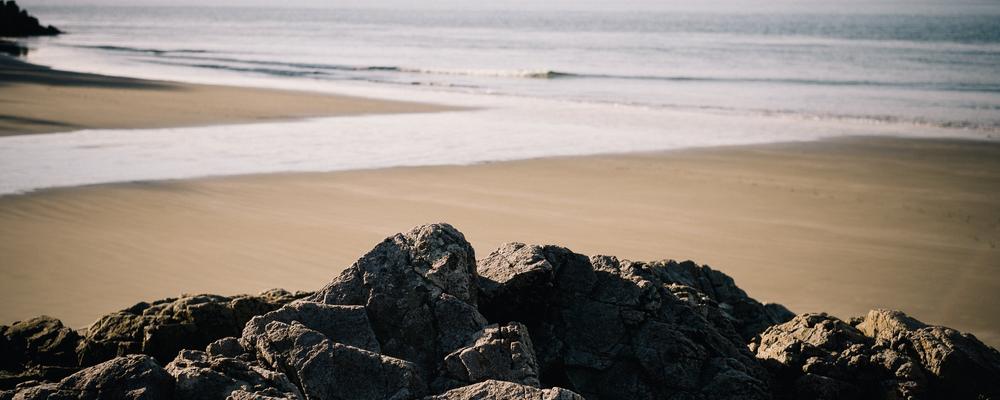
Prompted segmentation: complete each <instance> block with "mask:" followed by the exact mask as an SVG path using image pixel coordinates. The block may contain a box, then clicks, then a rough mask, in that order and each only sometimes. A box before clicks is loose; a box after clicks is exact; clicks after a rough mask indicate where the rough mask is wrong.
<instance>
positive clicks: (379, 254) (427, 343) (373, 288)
mask: <svg viewBox="0 0 1000 400" xmlns="http://www.w3.org/2000/svg"><path fill="white" fill-rule="evenodd" d="M475 281H476V261H475V252H474V251H473V250H472V246H471V245H469V243H468V242H467V241H466V240H465V237H464V236H463V235H462V234H461V233H460V232H458V231H457V230H456V229H455V228H453V227H452V226H451V225H447V224H432V225H424V226H420V227H417V228H414V229H413V230H411V231H409V232H407V233H405V234H396V235H394V236H392V237H390V238H387V239H386V240H385V241H383V242H382V243H380V244H379V245H377V246H376V247H375V248H374V249H372V251H370V252H369V253H368V254H366V255H365V256H364V257H362V258H361V259H359V260H358V261H357V262H356V263H354V265H352V266H351V267H350V268H348V269H347V270H345V271H344V272H343V273H342V274H340V276H338V277H337V278H336V279H334V281H333V282H331V283H330V284H329V285H327V286H326V287H324V288H323V289H322V290H320V291H319V292H317V293H316V294H315V295H313V296H310V297H308V298H307V299H306V300H308V301H314V302H320V303H325V304H334V305H359V306H364V307H365V310H366V311H367V313H368V317H369V320H370V321H371V327H372V330H373V331H374V332H375V336H376V337H377V338H378V341H379V343H380V347H381V350H382V353H383V354H385V355H388V356H391V357H395V358H399V359H403V360H407V361H410V362H413V363H415V364H416V365H417V366H418V367H419V368H420V371H421V375H422V376H424V377H426V378H427V379H428V380H429V381H432V380H434V378H435V377H436V375H437V374H438V372H439V371H440V370H441V369H442V367H443V365H442V364H443V360H444V357H445V355H447V354H449V353H451V352H452V351H454V350H455V349H458V348H459V347H462V346H464V345H465V344H466V343H467V342H468V341H469V339H470V338H471V337H472V336H473V335H475V334H476V333H477V332H479V331H480V330H481V329H482V328H483V327H484V326H486V325H487V321H486V319H485V318H483V316H482V315H481V314H480V313H479V311H478V310H477V309H476V297H477V288H476V286H475Z"/></svg>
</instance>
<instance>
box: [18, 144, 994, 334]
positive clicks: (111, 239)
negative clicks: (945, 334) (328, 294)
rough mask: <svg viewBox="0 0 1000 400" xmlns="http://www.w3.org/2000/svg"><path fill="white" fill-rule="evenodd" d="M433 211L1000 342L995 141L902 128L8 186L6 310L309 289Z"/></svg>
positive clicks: (514, 234)
mask: <svg viewBox="0 0 1000 400" xmlns="http://www.w3.org/2000/svg"><path fill="white" fill-rule="evenodd" d="M435 221H447V222H450V223H452V224H454V225H455V226H456V227H458V228H459V229H460V230H462V231H463V232H464V233H465V234H466V237H467V238H468V239H469V240H470V241H471V242H472V243H473V245H474V246H475V247H476V249H477V251H478V252H479V255H480V256H484V255H486V254H487V253H488V252H489V251H491V250H492V249H493V248H495V247H496V246H498V245H499V244H500V243H502V242H506V241H523V242H534V243H555V244H561V245H565V246H568V247H570V248H571V249H573V250H576V251H578V252H583V253H586V254H597V253H603V254H612V255H617V256H619V257H622V258H631V259H642V260H650V259H660V258H676V259H693V260H695V261H697V262H700V263H707V264H710V265H712V266H713V267H716V268H718V269H720V270H722V271H724V272H726V273H728V274H730V275H732V276H733V277H734V278H736V281H737V283H738V284H739V285H740V286H742V287H743V288H744V289H746V290H747V291H748V292H749V293H750V295H751V296H755V297H756V298H758V299H760V300H764V301H776V302H781V303H784V304H786V305H787V306H789V307H790V308H791V309H792V310H793V311H796V312H806V311H829V312H831V313H833V314H834V315H837V316H840V317H845V318H846V317H850V316H853V315H859V314H862V313H863V312H865V311H866V310H868V309H869V308H872V307H891V308H898V309H902V310H904V311H907V312H909V313H911V314H912V315H914V316H915V317H917V318H920V319H923V320H925V321H928V322H931V323H936V324H944V325H948V326H952V327H955V328H958V329H961V330H966V331H971V332H974V333H975V334H976V335H977V336H978V337H980V338H981V339H983V340H984V341H986V342H987V343H989V344H992V345H993V346H997V345H1000V313H997V311H996V308H995V307H996V305H997V304H1000V249H998V248H997V246H998V245H1000V229H998V226H1000V145H996V144H986V143H977V142H960V141H938V140H902V139H888V138H864V139H862V138H853V139H839V140H831V141H824V142H815V143H801V144H782V145H769V146H754V147H732V148H715V149H705V150H691V151H679V152H670V153H658V154H641V155H624V156H597V157H576V158H555V159H542V160H529V161H519V162H507V163H495V164H483V165H475V166H466V167H424V168H398V169H386V170H372V171H354V172H344V173H322V174H320V173H317V174H278V175H263V176H244V177H233V178H211V179H202V180H192V181H171V182H156V183H134V184H116V185H103V186H93V187H83V188H73V189H60V190H49V191H44V192H39V193H35V194H29V195H20V196H7V197H0V322H4V323H9V322H11V321H13V320H16V319H21V318H26V317H29V316H33V315H36V314H43V313H44V314H49V315H52V316H55V317H58V318H62V319H64V320H66V321H68V323H70V324H71V325H73V326H77V327H82V326H85V325H86V324H88V323H89V322H91V321H92V320H94V319H95V318H96V317H97V316H99V315H101V314H103V313H107V312H110V311H113V310H116V309H120V308H123V307H126V306H129V305H131V304H133V303H135V302H138V301H140V300H152V299H157V298H162V297H168V296H175V295H177V294H180V293H184V292H187V293H196V292H211V293H221V294H235V293H242V292H258V291H261V290H263V289H267V288H272V287H284V288H287V289H303V290H313V289H317V288H319V287H321V286H322V285H323V284H324V283H326V282H328V281H329V280H330V279H331V278H332V277H333V276H335V275H336V274H337V273H338V272H339V271H341V270H342V269H344V268H345V267H347V266H348V265H350V264H351V262H353V261H354V260H355V259H356V258H357V257H359V256H360V255H361V254H363V253H364V252H365V251H367V250H368V249H370V248H371V247H372V246H374V245H375V244H376V243H377V242H378V241H380V240H381V239H382V238H383V237H385V236H387V235H390V234H392V233H394V232H398V231H402V230H406V229H409V228H410V227H412V226H414V225H417V224H421V223H426V222H435Z"/></svg>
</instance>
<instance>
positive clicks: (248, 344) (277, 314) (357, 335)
mask: <svg viewBox="0 0 1000 400" xmlns="http://www.w3.org/2000/svg"><path fill="white" fill-rule="evenodd" d="M275 321H278V322H284V323H292V322H293V321H294V322H298V323H300V324H302V325H304V326H305V327H307V328H309V329H312V330H315V331H317V332H319V333H322V334H323V335H324V336H326V338H327V339H329V340H331V341H333V342H336V343H340V344H345V345H348V346H354V347H357V348H360V349H364V350H368V351H371V352H375V353H379V352H380V351H381V350H380V348H379V344H378V340H377V339H376V338H375V333H374V332H372V328H371V324H370V323H369V322H368V313H366V312H365V308H364V307H361V306H339V305H329V304H323V303H315V302H311V301H299V302H295V303H292V304H288V305H286V306H284V307H282V308H280V309H278V310H275V311H271V312H269V313H267V314H264V315H259V316H256V317H253V318H252V319H251V320H250V322H248V323H247V324H246V326H245V327H244V328H243V336H242V337H241V339H240V340H241V345H242V346H243V347H245V348H253V347H254V346H256V344H257V343H256V342H257V338H259V337H260V336H261V335H263V334H264V333H265V331H266V329H267V325H268V324H270V323H271V322H275Z"/></svg>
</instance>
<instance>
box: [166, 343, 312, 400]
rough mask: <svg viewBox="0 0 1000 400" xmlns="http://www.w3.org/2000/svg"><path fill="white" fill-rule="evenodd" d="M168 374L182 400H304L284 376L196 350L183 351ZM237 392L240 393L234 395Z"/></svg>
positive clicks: (239, 361)
mask: <svg viewBox="0 0 1000 400" xmlns="http://www.w3.org/2000/svg"><path fill="white" fill-rule="evenodd" d="M166 371H167V373H169V374H170V375H171V376H173V377H174V380H175V381H176V385H175V386H174V393H175V396H176V397H177V398H179V399H192V400H214V399H225V398H228V397H229V396H234V397H243V398H252V397H257V398H272V399H289V400H293V399H294V400H298V399H303V396H302V394H301V393H300V392H299V389H298V388H296V387H295V385H293V384H292V382H291V381H290V380H288V377H287V376H285V374H282V373H280V372H274V371H269V370H267V369H264V368H261V367H259V366H255V365H251V364H249V363H247V362H244V361H242V360H238V359H235V358H228V357H219V356H212V355H209V354H206V353H204V352H201V351H197V350H181V352H180V353H179V354H178V355H177V358H175V359H174V361H171V362H170V364H167V367H166ZM235 392H239V393H237V394H236V395H234V393H235Z"/></svg>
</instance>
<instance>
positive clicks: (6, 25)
mask: <svg viewBox="0 0 1000 400" xmlns="http://www.w3.org/2000/svg"><path fill="white" fill-rule="evenodd" d="M60 33H62V32H61V31H60V30H59V29H57V28H56V27H54V26H52V25H49V26H42V24H40V23H38V18H35V17H32V16H31V15H28V12H27V11H25V10H22V9H21V8H20V7H18V5H17V3H16V2H14V1H13V0H11V1H2V0H0V36H45V35H58V34H60Z"/></svg>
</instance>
